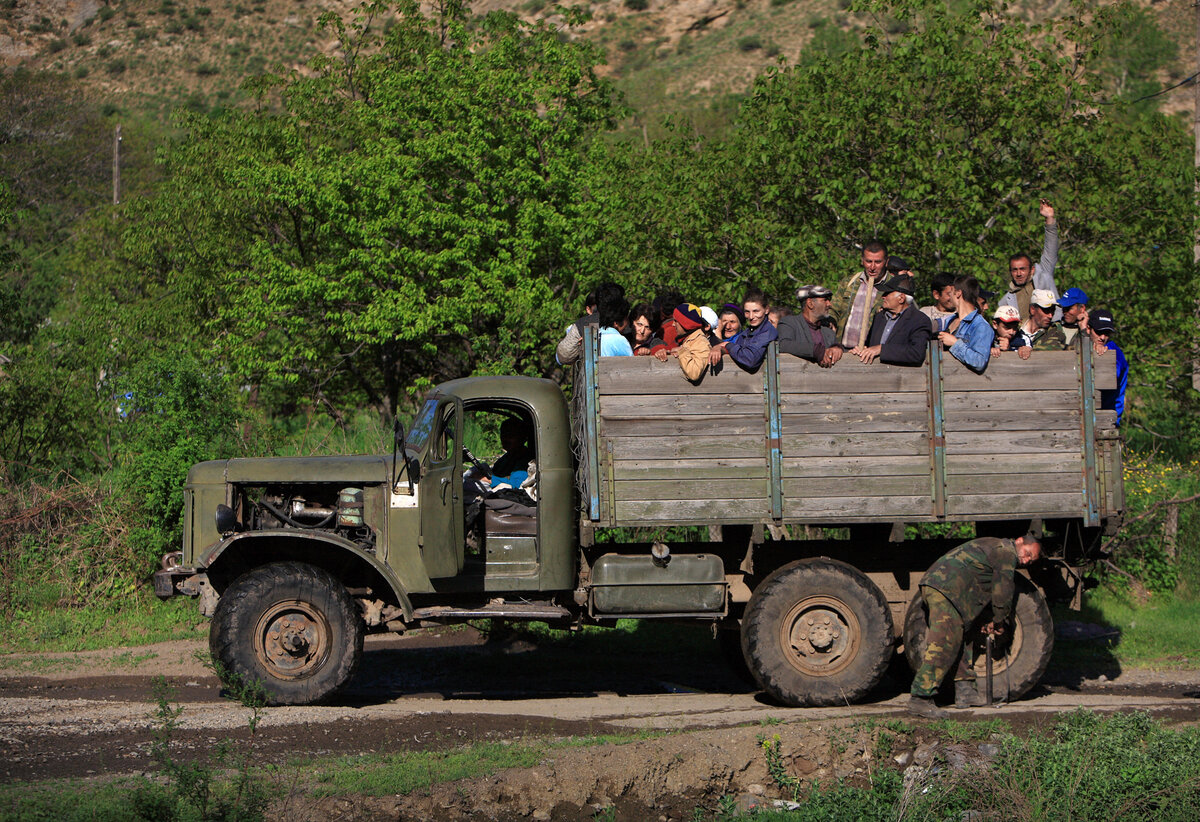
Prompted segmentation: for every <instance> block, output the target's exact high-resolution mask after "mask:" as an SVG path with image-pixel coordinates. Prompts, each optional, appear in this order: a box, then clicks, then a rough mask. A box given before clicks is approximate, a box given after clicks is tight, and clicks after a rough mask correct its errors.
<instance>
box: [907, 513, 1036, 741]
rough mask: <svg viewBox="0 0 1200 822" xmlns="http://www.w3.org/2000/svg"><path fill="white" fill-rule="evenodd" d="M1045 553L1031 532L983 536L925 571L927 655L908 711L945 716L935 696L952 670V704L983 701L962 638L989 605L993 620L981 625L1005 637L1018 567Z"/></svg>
mask: <svg viewBox="0 0 1200 822" xmlns="http://www.w3.org/2000/svg"><path fill="white" fill-rule="evenodd" d="M1041 555H1042V545H1041V543H1040V542H1039V541H1038V540H1037V538H1035V537H1033V536H1032V535H1026V536H1023V537H1017V539H1015V540H1011V539H1000V538H997V537H979V538H978V539H973V540H971V541H970V542H965V543H963V544H962V545H960V546H958V547H957V548H955V549H954V550H952V551H950V553H948V554H946V555H945V556H943V557H942V558H941V559H939V560H938V561H937V562H935V563H934V564H933V567H932V568H930V569H929V570H928V571H926V572H925V576H924V578H923V579H922V580H921V587H920V591H921V594H920V595H921V598H922V599H923V600H924V601H925V608H926V611H927V613H928V615H929V622H928V625H929V628H928V630H927V631H926V633H925V654H924V656H923V657H922V658H921V667H920V668H918V669H917V675H916V676H915V677H914V678H913V684H912V691H911V695H910V696H909V701H908V710H909V711H911V712H912V713H914V714H917V715H919V716H925V717H930V718H937V717H941V716H945V711H943V710H941V709H940V708H938V707H937V706H936V705H935V704H934V702H933V698H934V696H935V695H936V694H937V692H938V688H940V687H941V686H942V680H944V679H945V678H946V674H948V673H949V672H950V669H951V668H952V667H955V666H956V665H957V667H956V670H955V673H954V707H956V708H971V707H976V706H979V705H982V704H983V700H982V699H981V698H980V696H979V691H978V690H977V689H976V687H975V664H974V663H975V660H974V657H973V654H972V652H971V648H970V646H969V645H966V644H965V643H964V639H965V638H966V636H967V634H968V633H969V632H970V631H971V629H972V627H973V626H974V624H975V622H976V621H977V620H978V619H979V617H980V616H982V615H983V612H984V610H985V609H986V608H987V607H988V606H989V605H990V606H991V608H992V619H991V621H990V622H988V623H985V624H984V625H983V626H982V630H983V632H984V633H985V634H992V635H993V636H1003V635H1004V634H1006V633H1008V631H1009V625H1008V621H1009V617H1010V616H1011V615H1012V612H1013V603H1014V601H1015V600H1016V596H1017V588H1016V579H1015V577H1016V569H1017V568H1018V567H1021V568H1024V567H1025V566H1027V565H1031V564H1033V563H1034V562H1037V560H1038V559H1039V558H1040V557H1041Z"/></svg>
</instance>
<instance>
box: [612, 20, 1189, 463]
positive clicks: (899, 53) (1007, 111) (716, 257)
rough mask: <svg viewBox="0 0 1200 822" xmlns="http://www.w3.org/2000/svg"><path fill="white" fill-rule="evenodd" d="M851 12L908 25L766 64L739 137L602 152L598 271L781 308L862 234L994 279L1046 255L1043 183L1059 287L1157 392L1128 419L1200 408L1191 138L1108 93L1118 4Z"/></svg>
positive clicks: (831, 276) (852, 260)
mask: <svg viewBox="0 0 1200 822" xmlns="http://www.w3.org/2000/svg"><path fill="white" fill-rule="evenodd" d="M854 8H855V9H856V10H857V11H860V12H871V13H872V14H873V15H874V17H875V18H876V19H879V20H888V19H895V20H898V21H899V22H900V23H902V24H903V25H900V26H893V27H891V28H894V29H896V33H895V34H889V33H888V31H886V30H883V29H879V30H875V31H871V32H869V33H868V35H867V37H866V41H865V44H864V46H863V47H862V48H861V49H855V50H852V51H848V52H846V53H845V54H844V55H842V56H840V57H838V58H836V59H835V58H833V57H829V56H820V55H816V56H815V59H812V60H811V61H806V62H805V63H804V64H802V65H800V66H796V67H790V68H789V67H781V68H777V69H772V70H768V71H767V72H766V73H765V74H764V75H762V76H761V77H760V78H759V79H758V81H757V82H756V84H755V87H754V91H753V94H752V95H751V97H750V99H749V100H747V102H746V103H745V104H744V105H743V106H742V108H741V110H740V112H739V116H738V120H737V123H736V126H735V129H734V132H733V134H732V136H731V137H730V138H729V139H728V140H724V141H716V142H712V143H705V142H703V141H699V140H696V139H695V138H694V137H691V136H689V135H687V134H686V133H685V129H680V130H679V131H678V132H677V134H676V136H675V137H673V138H672V139H668V140H665V141H661V142H660V143H658V144H656V145H655V146H654V148H653V149H652V150H651V151H643V150H640V149H639V148H638V147H636V146H616V147H613V148H611V149H608V150H606V154H605V156H604V157H602V158H601V159H600V161H599V162H600V164H601V167H603V168H604V169H606V171H605V172H604V173H603V174H602V175H601V177H602V182H601V184H598V188H599V187H600V186H601V185H602V184H603V180H607V181H608V185H606V186H603V190H602V191H599V192H598V194H597V197H596V208H597V209H598V213H597V215H596V216H595V217H594V222H595V225H596V226H599V227H600V228H599V229H598V230H600V231H601V232H602V234H603V237H602V238H601V240H602V242H601V241H598V242H597V244H596V247H597V248H601V249H606V250H607V251H608V254H609V256H608V263H607V265H608V266H609V267H613V268H615V267H617V266H618V265H622V264H623V265H626V266H628V267H629V268H630V270H631V273H630V279H631V280H633V281H634V282H637V283H639V284H640V283H650V282H656V281H660V280H662V279H663V278H664V277H667V276H670V275H672V274H673V275H674V279H675V280H676V281H677V282H679V283H680V284H681V285H682V286H683V287H684V288H685V293H687V294H688V295H689V296H691V297H692V298H694V299H712V300H720V301H723V300H724V299H728V298H731V297H736V296H737V295H738V293H739V292H740V291H741V289H742V288H743V287H744V286H745V285H746V284H748V283H750V282H754V283H757V284H760V285H762V286H763V287H764V288H766V289H767V290H768V293H769V294H772V295H773V296H775V297H776V298H777V299H782V300H784V301H786V299H787V295H788V294H789V293H792V292H793V290H794V289H795V287H796V286H798V285H800V284H802V283H806V282H821V283H824V284H825V285H830V286H832V285H834V284H835V283H836V282H837V281H838V280H839V279H840V278H842V277H845V276H846V275H848V274H849V273H850V272H852V271H854V270H855V266H856V263H857V256H858V253H857V250H856V247H858V246H860V245H861V243H862V242H864V241H866V240H868V239H870V238H872V237H882V238H884V239H885V240H887V241H888V242H889V245H890V246H891V247H892V249H894V251H895V252H896V253H900V254H902V255H903V256H904V257H906V258H908V259H910V260H913V261H914V262H915V264H916V267H917V269H918V271H919V272H920V273H921V275H922V277H928V276H929V275H931V274H933V273H935V272H938V271H946V272H951V273H966V274H973V275H976V276H978V277H980V278H981V280H982V281H983V282H984V283H985V285H988V286H990V287H992V288H1002V287H1004V284H1005V282H1006V280H1007V260H1008V257H1009V255H1011V254H1013V253H1016V252H1018V251H1030V252H1033V253H1034V256H1035V257H1036V256H1037V254H1036V252H1037V250H1038V249H1039V248H1040V245H1041V232H1042V228H1041V221H1040V220H1039V219H1038V218H1037V202H1038V199H1039V198H1041V197H1048V198H1050V199H1051V200H1052V202H1053V203H1054V205H1055V206H1056V207H1057V209H1058V212H1059V215H1060V224H1061V229H1060V230H1061V232H1062V234H1063V247H1062V251H1061V253H1060V260H1061V264H1060V268H1059V271H1058V281H1059V283H1060V285H1062V287H1064V288H1065V287H1067V286H1070V285H1077V286H1082V287H1083V288H1084V289H1085V290H1087V291H1088V292H1089V294H1090V295H1091V296H1092V299H1093V301H1094V302H1093V304H1102V305H1103V304H1108V305H1110V306H1111V307H1112V308H1114V310H1115V311H1116V314H1117V316H1118V318H1119V320H1120V322H1121V325H1122V330H1123V331H1124V332H1125V334H1124V340H1123V341H1124V343H1125V346H1126V351H1127V353H1129V354H1130V356H1131V359H1132V361H1133V363H1134V366H1133V367H1134V372H1135V377H1134V382H1135V383H1136V384H1137V385H1136V386H1135V390H1141V391H1143V396H1144V397H1145V398H1146V400H1145V401H1144V402H1143V403H1142V404H1140V405H1138V406H1137V407H1136V408H1135V409H1134V413H1133V414H1132V417H1131V423H1132V424H1134V425H1143V424H1145V423H1146V422H1147V417H1146V416H1144V415H1143V411H1149V410H1150V407H1151V402H1150V401H1151V400H1153V403H1155V404H1159V405H1161V403H1162V401H1163V400H1164V398H1165V400H1166V402H1167V403H1168V404H1169V407H1170V408H1173V409H1175V412H1176V413H1175V414H1174V415H1171V418H1174V419H1185V420H1186V419H1188V418H1189V416H1188V415H1187V414H1182V415H1180V414H1178V413H1177V412H1179V411H1180V410H1182V409H1185V408H1190V407H1191V405H1190V404H1194V403H1195V396H1194V392H1192V391H1191V389H1190V385H1189V384H1188V380H1189V376H1190V375H1189V368H1190V363H1189V352H1190V351H1191V350H1192V345H1193V343H1194V341H1195V338H1196V328H1195V323H1194V322H1192V321H1191V320H1190V316H1191V313H1192V305H1193V300H1194V294H1195V293H1196V291H1197V281H1196V271H1195V270H1194V267H1193V266H1192V265H1191V262H1190V245H1191V226H1192V217H1193V213H1194V207H1193V201H1192V179H1193V176H1192V175H1193V172H1192V169H1191V162H1190V160H1191V151H1190V143H1189V139H1190V138H1189V137H1188V135H1187V134H1186V132H1185V130H1184V129H1183V127H1182V126H1181V125H1180V123H1179V122H1178V121H1176V120H1174V119H1170V118H1167V117H1164V116H1162V115H1159V114H1157V113H1154V112H1142V111H1138V110H1136V109H1132V108H1130V107H1129V106H1128V105H1127V104H1124V103H1122V102H1119V101H1118V102H1117V104H1115V105H1100V103H1101V102H1105V103H1107V102H1109V101H1108V100H1106V99H1105V95H1106V92H1105V88H1104V83H1103V78H1104V76H1105V75H1104V71H1105V70H1106V69H1105V66H1104V64H1103V62H1102V61H1101V59H1100V57H1101V54H1102V49H1101V46H1102V44H1103V43H1104V42H1106V40H1105V38H1107V37H1108V36H1109V35H1110V33H1111V32H1113V31H1114V28H1113V27H1114V26H1116V25H1118V24H1119V21H1120V20H1122V19H1123V17H1122V15H1121V14H1119V13H1117V11H1119V9H1118V10H1116V11H1113V12H1112V13H1105V14H1098V15H1091V14H1090V13H1085V10H1084V9H1083V8H1082V7H1078V8H1073V9H1072V12H1071V13H1069V14H1067V15H1065V16H1063V17H1062V18H1060V19H1056V20H1055V21H1052V22H1049V23H1046V24H1031V23H1029V22H1027V21H1025V20H1023V19H1021V18H1020V17H1017V16H1015V15H1013V14H1011V13H1010V12H1008V11H1007V10H1006V9H1005V8H1004V7H1003V6H1001V5H999V4H994V3H993V2H991V0H972V2H969V3H964V4H961V5H960V6H959V7H955V8H947V7H946V5H944V4H943V3H941V2H938V1H937V0H910V2H902V3H898V4H889V3H883V2H878V1H877V0H863V2H859V3H857V4H856V5H855V7H854ZM597 267H598V268H604V267H605V264H604V263H597ZM1165 410H1166V406H1164V407H1163V408H1162V411H1163V412H1164V413H1165ZM1191 442H1192V447H1195V446H1197V445H1200V439H1196V440H1192V441H1191Z"/></svg>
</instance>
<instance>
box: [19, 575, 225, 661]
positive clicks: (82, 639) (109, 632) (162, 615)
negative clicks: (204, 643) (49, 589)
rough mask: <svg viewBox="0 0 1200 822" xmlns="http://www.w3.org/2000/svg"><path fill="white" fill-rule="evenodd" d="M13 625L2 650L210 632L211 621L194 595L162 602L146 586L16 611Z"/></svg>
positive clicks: (52, 649) (93, 646)
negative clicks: (94, 601)
mask: <svg viewBox="0 0 1200 822" xmlns="http://www.w3.org/2000/svg"><path fill="white" fill-rule="evenodd" d="M10 626H11V627H12V628H13V630H9V631H6V632H5V633H4V636H3V638H2V639H0V654H14V653H35V652H36V653H56V652H66V651H94V650H98V649H100V648H120V647H125V646H129V645H149V644H151V643H155V642H166V641H168V640H173V639H199V638H203V637H205V636H207V635H208V621H207V620H205V619H204V618H203V617H201V616H200V614H199V613H198V612H197V611H196V603H195V602H194V601H193V600H191V599H186V598H174V599H170V600H167V601H166V602H160V601H159V600H157V599H155V597H154V595H153V594H151V593H150V592H148V591H146V592H142V593H140V594H139V595H137V596H135V597H133V598H132V599H131V601H128V602H124V603H116V602H114V603H108V604H100V605H90V606H86V607H82V608H54V607H47V608H36V609H30V610H22V611H18V612H17V613H16V614H15V615H14V616H13V618H12V620H11V622H10ZM132 658H133V657H132V655H131V659H132ZM2 665H4V662H3V657H2V656H0V666H2Z"/></svg>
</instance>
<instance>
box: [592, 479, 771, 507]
mask: <svg viewBox="0 0 1200 822" xmlns="http://www.w3.org/2000/svg"><path fill="white" fill-rule="evenodd" d="M613 486H614V487H613V494H614V495H615V496H616V498H617V504H618V505H619V504H620V503H622V502H630V501H632V502H650V501H651V500H705V499H717V498H720V499H722V500H740V501H742V502H743V503H745V504H747V505H750V506H754V505H756V504H759V503H761V502H762V501H763V500H764V499H765V498H766V497H767V493H768V492H767V479H766V478H765V477H763V478H761V479H729V480H719V481H718V480H712V479H707V478H703V477H701V478H698V479H671V480H617V481H615V482H614V483H613Z"/></svg>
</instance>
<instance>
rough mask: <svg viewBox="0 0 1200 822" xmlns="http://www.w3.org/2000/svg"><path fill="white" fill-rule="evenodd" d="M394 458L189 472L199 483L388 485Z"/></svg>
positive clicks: (242, 464)
mask: <svg viewBox="0 0 1200 822" xmlns="http://www.w3.org/2000/svg"><path fill="white" fill-rule="evenodd" d="M391 462H392V460H391V457H390V456H388V457H381V456H357V457H262V458H256V459H232V460H213V461H211V462H202V463H200V464H198V465H195V466H193V467H192V470H191V471H189V472H188V483H189V484H192V483H195V482H213V481H216V482H241V483H256V484H257V483H274V482H348V483H365V484H374V483H386V482H387V481H388V467H389V466H390V465H391Z"/></svg>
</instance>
